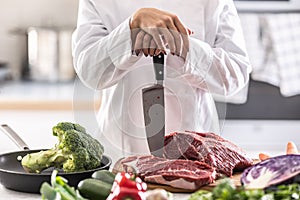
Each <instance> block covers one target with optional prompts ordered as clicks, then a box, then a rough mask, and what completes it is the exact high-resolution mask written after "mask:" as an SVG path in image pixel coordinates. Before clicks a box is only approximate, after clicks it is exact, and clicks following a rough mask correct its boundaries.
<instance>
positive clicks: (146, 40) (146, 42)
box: [142, 34, 152, 57]
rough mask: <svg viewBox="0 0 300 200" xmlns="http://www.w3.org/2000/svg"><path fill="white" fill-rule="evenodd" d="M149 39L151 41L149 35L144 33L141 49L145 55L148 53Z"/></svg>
mask: <svg viewBox="0 0 300 200" xmlns="http://www.w3.org/2000/svg"><path fill="white" fill-rule="evenodd" d="M151 41H152V37H151V35H149V34H145V36H144V39H143V46H142V51H143V53H144V55H145V56H146V57H147V56H148V55H149V54H150V48H151Z"/></svg>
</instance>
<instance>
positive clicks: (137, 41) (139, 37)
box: [133, 31, 146, 55]
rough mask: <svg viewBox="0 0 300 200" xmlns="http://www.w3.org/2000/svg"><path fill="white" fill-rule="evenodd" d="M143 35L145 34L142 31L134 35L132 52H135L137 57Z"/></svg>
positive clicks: (141, 45)
mask: <svg viewBox="0 0 300 200" xmlns="http://www.w3.org/2000/svg"><path fill="white" fill-rule="evenodd" d="M145 34H146V33H145V32H144V31H139V32H138V33H137V34H136V37H135V42H134V47H133V51H134V52H135V54H136V55H139V53H140V51H141V49H142V47H143V40H144V36H145Z"/></svg>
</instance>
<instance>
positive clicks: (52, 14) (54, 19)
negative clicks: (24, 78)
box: [0, 0, 78, 78]
mask: <svg viewBox="0 0 300 200" xmlns="http://www.w3.org/2000/svg"><path fill="white" fill-rule="evenodd" d="M77 10H78V1H77V0H51V1H49V0H25V1H24V0H9V1H4V0H2V1H1V6H0V25H1V26H0V61H4V62H8V64H9V66H10V67H11V68H12V69H13V76H14V77H15V78H17V77H19V75H20V74H19V69H20V68H21V64H22V58H23V57H24V56H25V52H24V51H25V49H26V45H25V41H26V38H25V36H24V35H23V36H22V35H16V34H13V33H11V31H12V30H14V29H17V28H22V29H23V28H26V27H29V26H46V25H55V26H74V27H75V25H76V19H77Z"/></svg>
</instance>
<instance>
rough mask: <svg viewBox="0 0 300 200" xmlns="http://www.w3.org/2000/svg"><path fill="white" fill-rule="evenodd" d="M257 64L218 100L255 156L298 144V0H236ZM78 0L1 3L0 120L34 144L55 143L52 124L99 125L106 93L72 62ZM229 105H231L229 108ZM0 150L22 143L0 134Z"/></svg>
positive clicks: (226, 128) (232, 133)
mask: <svg viewBox="0 0 300 200" xmlns="http://www.w3.org/2000/svg"><path fill="white" fill-rule="evenodd" d="M235 3H236V6H237V8H238V12H239V15H240V18H241V23H242V26H243V30H244V34H245V39H246V45H247V48H248V52H249V56H250V59H251V62H252V64H253V72H252V74H251V81H250V83H249V85H247V87H245V89H244V90H243V91H241V92H240V93H239V94H237V95H235V96H234V97H232V98H229V99H227V101H228V103H226V104H224V103H222V102H218V104H217V105H218V107H219V108H220V110H221V111H220V116H221V118H222V119H223V120H222V122H221V135H222V136H224V137H225V138H227V139H230V140H232V141H233V142H235V143H237V144H239V145H240V146H241V147H243V148H244V149H245V150H246V151H247V152H249V153H250V154H251V156H253V157H257V154H258V152H266V153H270V154H273V155H276V154H280V153H283V152H284V150H285V144H286V143H287V142H288V141H290V140H292V141H295V142H296V143H297V145H299V147H300V37H299V36H300V1H299V0H283V1H280V0H276V1H275V0H269V1H268V0H265V1H259V0H239V1H235ZM77 9H78V1H76V0H52V1H48V0H38V1H37V0H27V1H20V0H11V1H2V2H1V7H0V24H1V27H0V113H1V114H0V123H1V124H4V123H7V124H9V125H10V126H11V127H12V128H13V129H15V130H16V132H17V133H18V134H19V135H20V136H21V137H22V138H23V139H24V140H25V142H26V143H27V144H28V145H29V147H30V148H32V149H33V148H46V147H51V146H52V145H53V144H54V143H55V142H56V140H55V138H53V137H52V136H51V128H52V126H54V125H55V124H56V123H57V122H59V121H65V120H66V121H74V120H75V121H76V122H79V123H81V124H82V125H84V126H86V127H87V129H88V130H89V131H90V132H92V133H93V132H95V131H96V126H95V123H96V122H95V118H94V111H95V110H96V109H97V108H98V107H99V106H100V101H101V97H100V96H99V95H98V94H97V93H96V92H94V91H89V90H86V88H85V87H84V86H82V85H81V83H80V82H79V81H78V80H77V79H76V76H75V72H74V70H73V66H72V58H71V47H70V44H71V43H70V39H71V38H70V37H71V33H72V31H73V30H74V28H75V26H76V18H77ZM224 105H225V106H224ZM0 141H1V142H0V144H1V145H0V146H1V148H0V152H2V151H8V150H9V151H11V150H14V149H16V150H17V149H18V147H17V146H16V145H15V144H13V142H11V141H10V139H8V138H7V137H6V136H2V135H1V137H0Z"/></svg>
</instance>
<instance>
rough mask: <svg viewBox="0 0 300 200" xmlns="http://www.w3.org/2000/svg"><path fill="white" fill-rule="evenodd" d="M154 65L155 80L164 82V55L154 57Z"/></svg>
mask: <svg viewBox="0 0 300 200" xmlns="http://www.w3.org/2000/svg"><path fill="white" fill-rule="evenodd" d="M153 65H154V72H155V78H156V80H157V81H162V80H164V54H163V53H160V54H158V55H157V56H153Z"/></svg>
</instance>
